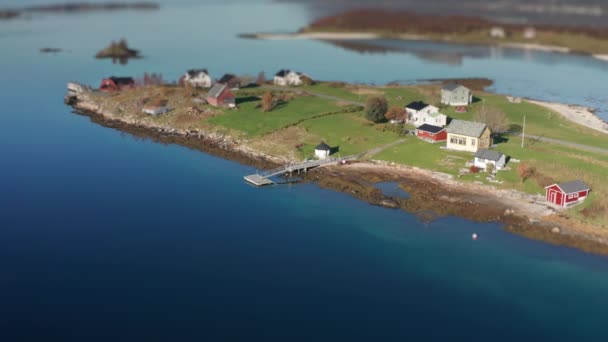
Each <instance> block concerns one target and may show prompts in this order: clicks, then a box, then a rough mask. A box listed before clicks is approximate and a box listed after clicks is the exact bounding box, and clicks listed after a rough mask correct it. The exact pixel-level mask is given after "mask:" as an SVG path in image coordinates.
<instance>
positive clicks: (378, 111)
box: [365, 96, 388, 122]
mask: <svg viewBox="0 0 608 342" xmlns="http://www.w3.org/2000/svg"><path fill="white" fill-rule="evenodd" d="M387 110H388V103H387V102H386V98H384V97H382V96H373V97H370V98H368V99H367V101H366V102H365V116H366V118H367V119H368V120H369V121H372V122H382V121H384V120H385V118H384V114H386V111H387Z"/></svg>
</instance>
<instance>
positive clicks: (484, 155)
mask: <svg viewBox="0 0 608 342" xmlns="http://www.w3.org/2000/svg"><path fill="white" fill-rule="evenodd" d="M506 163H507V157H506V156H505V155H504V154H502V153H500V152H497V151H491V150H487V149H481V150H479V151H477V152H476V153H475V160H474V162H473V165H475V167H476V168H478V169H482V170H485V169H486V168H487V167H488V165H490V164H493V165H494V170H502V169H504V168H505V164H506Z"/></svg>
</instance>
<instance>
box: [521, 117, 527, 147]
mask: <svg viewBox="0 0 608 342" xmlns="http://www.w3.org/2000/svg"><path fill="white" fill-rule="evenodd" d="M525 137H526V114H524V126H523V128H522V130H521V148H524V139H525Z"/></svg>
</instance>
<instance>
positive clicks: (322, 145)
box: [315, 141, 331, 151]
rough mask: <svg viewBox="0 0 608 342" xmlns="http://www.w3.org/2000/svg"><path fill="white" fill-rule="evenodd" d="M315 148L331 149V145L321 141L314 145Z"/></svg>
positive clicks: (321, 149)
mask: <svg viewBox="0 0 608 342" xmlns="http://www.w3.org/2000/svg"><path fill="white" fill-rule="evenodd" d="M315 150H320V151H331V147H329V145H327V144H326V143H325V142H324V141H321V143H320V144H319V145H317V147H315Z"/></svg>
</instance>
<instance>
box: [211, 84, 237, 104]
mask: <svg viewBox="0 0 608 342" xmlns="http://www.w3.org/2000/svg"><path fill="white" fill-rule="evenodd" d="M207 102H208V103H209V104H210V105H212V106H216V107H217V106H229V107H231V106H232V107H233V106H234V105H235V96H234V94H233V93H232V92H231V91H230V89H228V85H226V84H223V83H216V84H214V85H213V87H211V89H210V90H209V93H208V94H207Z"/></svg>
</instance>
